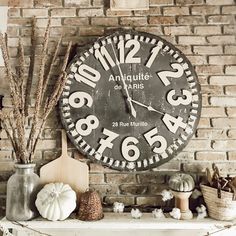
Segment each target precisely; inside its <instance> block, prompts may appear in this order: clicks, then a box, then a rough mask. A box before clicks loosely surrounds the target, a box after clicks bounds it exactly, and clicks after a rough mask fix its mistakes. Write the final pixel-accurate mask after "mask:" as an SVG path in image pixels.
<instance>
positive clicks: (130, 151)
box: [121, 137, 140, 161]
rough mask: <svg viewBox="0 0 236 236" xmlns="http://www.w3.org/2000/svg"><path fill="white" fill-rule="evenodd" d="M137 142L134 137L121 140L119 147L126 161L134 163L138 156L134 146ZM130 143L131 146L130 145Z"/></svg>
mask: <svg viewBox="0 0 236 236" xmlns="http://www.w3.org/2000/svg"><path fill="white" fill-rule="evenodd" d="M138 142H139V141H138V140H137V139H136V138H134V137H127V138H125V139H124V140H123V142H122V145H121V153H122V155H123V157H124V158H125V159H126V160H127V161H136V160H137V159H138V158H139V156H140V151H139V149H138V147H137V146H135V144H138ZM130 143H131V144H130Z"/></svg>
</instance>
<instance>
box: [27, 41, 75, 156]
mask: <svg viewBox="0 0 236 236" xmlns="http://www.w3.org/2000/svg"><path fill="white" fill-rule="evenodd" d="M71 46H72V42H70V43H69V45H68V47H67V51H66V55H65V57H64V61H63V64H62V70H63V71H62V73H61V75H60V76H59V78H58V80H57V82H56V84H55V87H54V89H53V93H52V95H51V97H50V99H48V100H47V102H46V103H45V106H44V117H43V119H42V122H41V125H40V127H39V131H38V134H37V136H36V138H35V142H34V144H33V148H32V149H31V154H30V157H31V156H33V155H34V152H35V149H36V146H37V143H38V140H39V136H40V133H41V132H42V130H43V129H44V126H45V124H46V120H47V118H48V116H49V114H50V113H51V111H52V109H53V108H54V107H55V106H56V104H57V102H58V100H59V98H60V96H61V93H62V91H63V88H64V87H65V84H66V81H67V78H68V77H67V73H66V72H65V69H66V66H67V64H68V60H69V56H70V51H71Z"/></svg>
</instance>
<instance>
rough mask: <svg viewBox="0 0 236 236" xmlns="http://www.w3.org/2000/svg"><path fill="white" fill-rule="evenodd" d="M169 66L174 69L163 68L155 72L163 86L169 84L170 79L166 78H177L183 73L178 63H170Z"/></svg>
mask: <svg viewBox="0 0 236 236" xmlns="http://www.w3.org/2000/svg"><path fill="white" fill-rule="evenodd" d="M170 66H171V67H172V68H173V69H174V70H176V71H168V70H165V71H161V72H158V73H157V75H158V76H159V78H160V80H161V81H162V83H163V84H164V85H165V86H168V85H170V81H169V79H168V78H174V79H178V78H180V77H181V76H182V75H183V74H184V69H183V67H182V66H181V65H180V64H179V63H172V64H171V65H170Z"/></svg>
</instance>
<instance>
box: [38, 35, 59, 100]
mask: <svg viewBox="0 0 236 236" xmlns="http://www.w3.org/2000/svg"><path fill="white" fill-rule="evenodd" d="M61 40H62V36H61V37H60V39H59V41H58V42H57V46H56V49H55V52H54V54H53V58H52V60H51V62H50V66H49V69H48V71H47V73H46V74H47V76H46V78H45V80H44V83H43V92H42V98H43V97H44V94H45V92H46V89H47V86H48V81H49V79H50V76H51V74H52V69H53V66H54V64H55V62H56V59H57V56H58V51H59V47H60V44H61Z"/></svg>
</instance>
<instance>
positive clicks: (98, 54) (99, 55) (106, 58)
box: [94, 46, 115, 71]
mask: <svg viewBox="0 0 236 236" xmlns="http://www.w3.org/2000/svg"><path fill="white" fill-rule="evenodd" d="M94 56H95V58H96V59H98V60H99V61H100V63H101V64H102V66H103V68H104V69H105V70H106V71H107V70H109V68H110V67H109V66H108V64H107V62H108V63H109V65H110V66H111V67H113V66H115V62H114V61H113V59H112V58H111V56H110V54H109V53H108V51H107V50H106V48H105V47H104V46H102V47H101V49H100V51H99V49H96V50H95V53H94Z"/></svg>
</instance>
